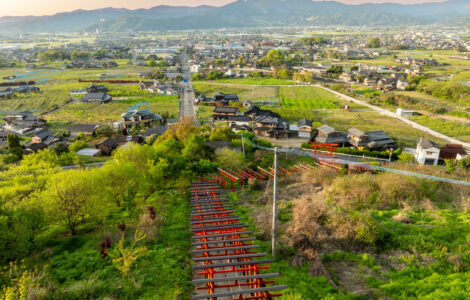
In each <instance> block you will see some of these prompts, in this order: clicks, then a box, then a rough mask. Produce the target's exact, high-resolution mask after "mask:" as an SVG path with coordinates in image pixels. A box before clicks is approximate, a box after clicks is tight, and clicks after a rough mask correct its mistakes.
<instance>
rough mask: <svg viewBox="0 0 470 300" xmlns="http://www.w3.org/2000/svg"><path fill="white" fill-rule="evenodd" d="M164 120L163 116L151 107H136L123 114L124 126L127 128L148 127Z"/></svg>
mask: <svg viewBox="0 0 470 300" xmlns="http://www.w3.org/2000/svg"><path fill="white" fill-rule="evenodd" d="M161 121H163V118H162V116H160V115H158V114H154V113H153V112H151V111H150V109H148V108H147V109H146V110H139V109H134V110H130V111H128V112H126V113H124V114H122V126H123V127H124V128H127V129H131V128H133V127H137V128H148V127H152V126H153V125H156V124H157V123H158V122H161Z"/></svg>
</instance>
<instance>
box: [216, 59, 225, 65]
mask: <svg viewBox="0 0 470 300" xmlns="http://www.w3.org/2000/svg"><path fill="white" fill-rule="evenodd" d="M214 64H215V65H216V66H223V65H224V64H225V61H224V60H223V59H220V58H219V59H216V60H215V61H214Z"/></svg>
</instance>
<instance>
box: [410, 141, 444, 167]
mask: <svg viewBox="0 0 470 300" xmlns="http://www.w3.org/2000/svg"><path fill="white" fill-rule="evenodd" d="M440 152H441V149H439V146H438V145H437V144H436V143H434V142H433V141H430V140H428V139H425V138H422V137H421V138H420V139H419V142H418V145H417V146H416V151H415V160H416V161H417V162H418V163H419V164H420V165H437V163H438V161H439V154H440Z"/></svg>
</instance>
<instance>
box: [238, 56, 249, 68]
mask: <svg viewBox="0 0 470 300" xmlns="http://www.w3.org/2000/svg"><path fill="white" fill-rule="evenodd" d="M237 63H238V65H240V67H244V66H246V64H247V60H246V58H245V57H243V56H240V57H239V58H238V61H237Z"/></svg>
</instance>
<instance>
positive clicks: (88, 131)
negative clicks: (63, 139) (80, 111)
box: [67, 124, 99, 137]
mask: <svg viewBox="0 0 470 300" xmlns="http://www.w3.org/2000/svg"><path fill="white" fill-rule="evenodd" d="M98 127H99V125H96V124H76V125H73V126H70V127H69V128H67V132H68V134H69V136H71V137H76V136H78V135H79V134H84V135H87V136H94V135H95V132H96V129H97V128H98Z"/></svg>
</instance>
